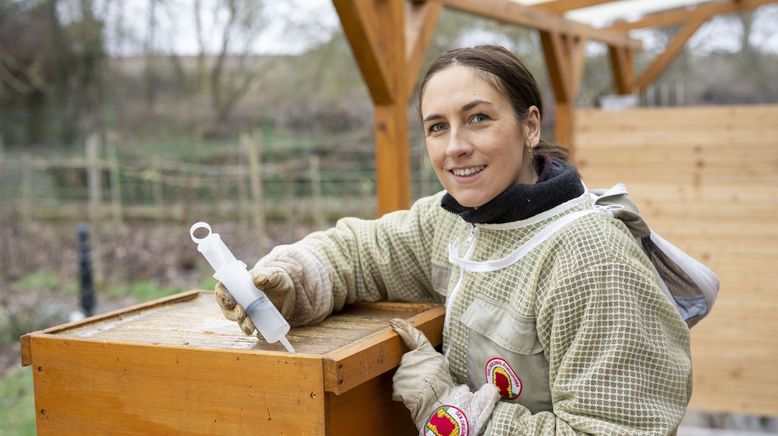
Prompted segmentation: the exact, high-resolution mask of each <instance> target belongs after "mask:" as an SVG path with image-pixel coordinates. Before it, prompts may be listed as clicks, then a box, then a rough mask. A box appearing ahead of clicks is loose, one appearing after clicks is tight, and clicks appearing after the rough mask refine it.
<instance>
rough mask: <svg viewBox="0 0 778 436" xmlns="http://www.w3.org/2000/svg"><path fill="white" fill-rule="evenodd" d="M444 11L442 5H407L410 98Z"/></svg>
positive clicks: (406, 50) (406, 47) (407, 60)
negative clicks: (441, 12)
mask: <svg viewBox="0 0 778 436" xmlns="http://www.w3.org/2000/svg"><path fill="white" fill-rule="evenodd" d="M442 9H443V6H442V5H441V4H440V3H406V8H405V16H406V21H405V44H406V45H405V62H406V71H407V74H408V83H407V91H408V93H409V96H410V95H411V94H412V93H413V87H414V86H415V85H416V80H417V79H418V76H419V71H420V70H421V67H422V65H423V64H424V58H425V56H426V54H427V48H428V47H429V45H430V41H432V36H433V35H434V33H435V25H436V24H437V22H438V17H439V16H440V11H441V10H442Z"/></svg>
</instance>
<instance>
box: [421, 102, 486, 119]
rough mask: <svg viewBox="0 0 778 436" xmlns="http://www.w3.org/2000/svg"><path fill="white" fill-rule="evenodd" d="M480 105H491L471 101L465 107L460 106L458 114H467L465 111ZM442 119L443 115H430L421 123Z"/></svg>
mask: <svg viewBox="0 0 778 436" xmlns="http://www.w3.org/2000/svg"><path fill="white" fill-rule="evenodd" d="M480 104H488V105H491V104H492V103H490V102H488V101H486V100H473V101H471V102H470V103H468V104H466V105H464V106H462V108H461V109H460V110H459V111H460V112H467V111H469V110H470V109H472V108H474V107H476V106H478V105H480ZM442 118H443V115H438V114H430V115H428V116H426V117H425V118H424V120H422V122H424V123H426V122H427V121H433V120H439V119H442Z"/></svg>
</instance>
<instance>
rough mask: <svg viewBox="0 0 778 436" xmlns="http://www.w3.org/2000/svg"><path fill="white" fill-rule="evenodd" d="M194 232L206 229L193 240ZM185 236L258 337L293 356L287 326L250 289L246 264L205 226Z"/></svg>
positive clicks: (194, 227) (258, 292)
mask: <svg viewBox="0 0 778 436" xmlns="http://www.w3.org/2000/svg"><path fill="white" fill-rule="evenodd" d="M198 229H206V230H207V231H208V234H207V235H206V236H205V237H202V238H198V237H195V231H196V230H198ZM189 235H190V236H191V237H192V241H194V242H195V243H196V244H197V251H199V252H200V253H202V254H203V256H205V259H206V260H207V261H208V263H209V264H211V267H213V270H214V271H216V273H215V274H214V275H213V278H215V279H216V280H218V281H220V282H222V283H223V284H224V287H225V288H227V290H228V291H230V294H232V296H233V297H234V298H235V301H237V302H238V304H240V305H241V306H242V307H243V308H244V309H245V311H246V315H248V317H249V318H251V321H252V322H253V323H254V326H255V327H256V328H257V330H259V333H261V334H262V337H264V338H265V340H266V341H268V342H269V343H273V342H276V341H281V343H282V344H283V345H284V347H286V349H287V350H289V352H290V353H294V348H292V344H290V343H289V341H288V340H287V339H286V334H287V333H289V323H288V322H286V320H285V319H284V317H283V316H282V315H281V313H280V312H279V311H278V309H276V307H275V306H274V305H273V303H272V302H271V301H270V299H269V298H267V295H265V293H264V292H262V291H261V290H260V289H259V288H257V287H256V286H254V282H253V281H252V280H251V274H249V272H248V271H247V270H246V264H245V263H243V262H241V261H239V260H238V259H236V258H235V256H233V254H232V252H230V250H229V249H228V248H227V246H226V245H224V241H222V239H221V237H220V236H219V234H218V233H213V232H212V231H211V226H209V225H208V223H204V222H198V223H194V224H193V225H192V228H190V229H189Z"/></svg>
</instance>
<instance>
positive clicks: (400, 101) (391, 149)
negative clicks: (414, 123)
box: [333, 0, 441, 215]
mask: <svg viewBox="0 0 778 436" xmlns="http://www.w3.org/2000/svg"><path fill="white" fill-rule="evenodd" d="M405 3H406V2H403V1H398V0H374V1H363V0H333V4H334V6H335V9H336V11H337V12H338V16H339V17H340V21H341V23H342V25H343V32H344V33H345V35H346V38H347V39H348V41H349V44H350V45H351V49H352V51H353V52H354V57H355V58H356V61H357V65H358V66H359V68H360V70H361V72H362V77H363V78H364V80H365V84H366V85H367V88H368V91H370V96H371V98H372V99H373V103H374V104H375V117H374V128H375V141H376V144H375V150H376V194H377V196H378V206H377V213H378V214H379V215H382V214H384V213H387V212H391V211H393V210H397V209H405V208H407V207H408V206H409V205H410V200H411V188H410V186H411V177H410V159H409V153H408V150H409V143H408V142H409V141H408V99H409V97H410V90H411V89H412V86H413V84H414V83H415V81H416V80H415V79H416V75H417V73H418V70H419V69H420V67H421V64H422V62H423V59H424V56H423V54H424V53H425V52H426V48H427V46H428V45H429V42H430V40H431V38H432V31H431V30H432V29H431V28H432V27H434V25H435V22H436V21H437V17H438V15H439V13H440V10H441V7H440V5H439V4H435V3H432V2H425V3H423V4H422V3H421V2H414V4H412V5H410V6H408V7H406V4H405ZM406 14H407V15H408V17H409V18H408V19H407V20H406ZM406 24H407V25H406ZM403 30H404V31H403Z"/></svg>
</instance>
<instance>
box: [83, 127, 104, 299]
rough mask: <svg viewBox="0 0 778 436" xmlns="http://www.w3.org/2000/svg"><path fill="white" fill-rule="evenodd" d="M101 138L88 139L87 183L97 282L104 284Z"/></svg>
mask: <svg viewBox="0 0 778 436" xmlns="http://www.w3.org/2000/svg"><path fill="white" fill-rule="evenodd" d="M99 146H100V136H99V135H98V134H97V133H92V134H90V135H89V136H88V137H87V139H86V166H87V183H88V186H89V206H88V209H89V222H90V223H91V224H90V227H92V229H93V237H92V246H93V247H94V249H93V251H94V257H93V258H94V266H95V282H96V283H98V284H102V283H103V265H102V259H101V257H100V253H102V251H101V250H100V233H101V232H100V219H101V211H100V199H101V198H102V193H101V177H100V176H101V175H102V171H101V165H100V161H99V160H98V158H99V156H98V153H99V150H98V148H99Z"/></svg>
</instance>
